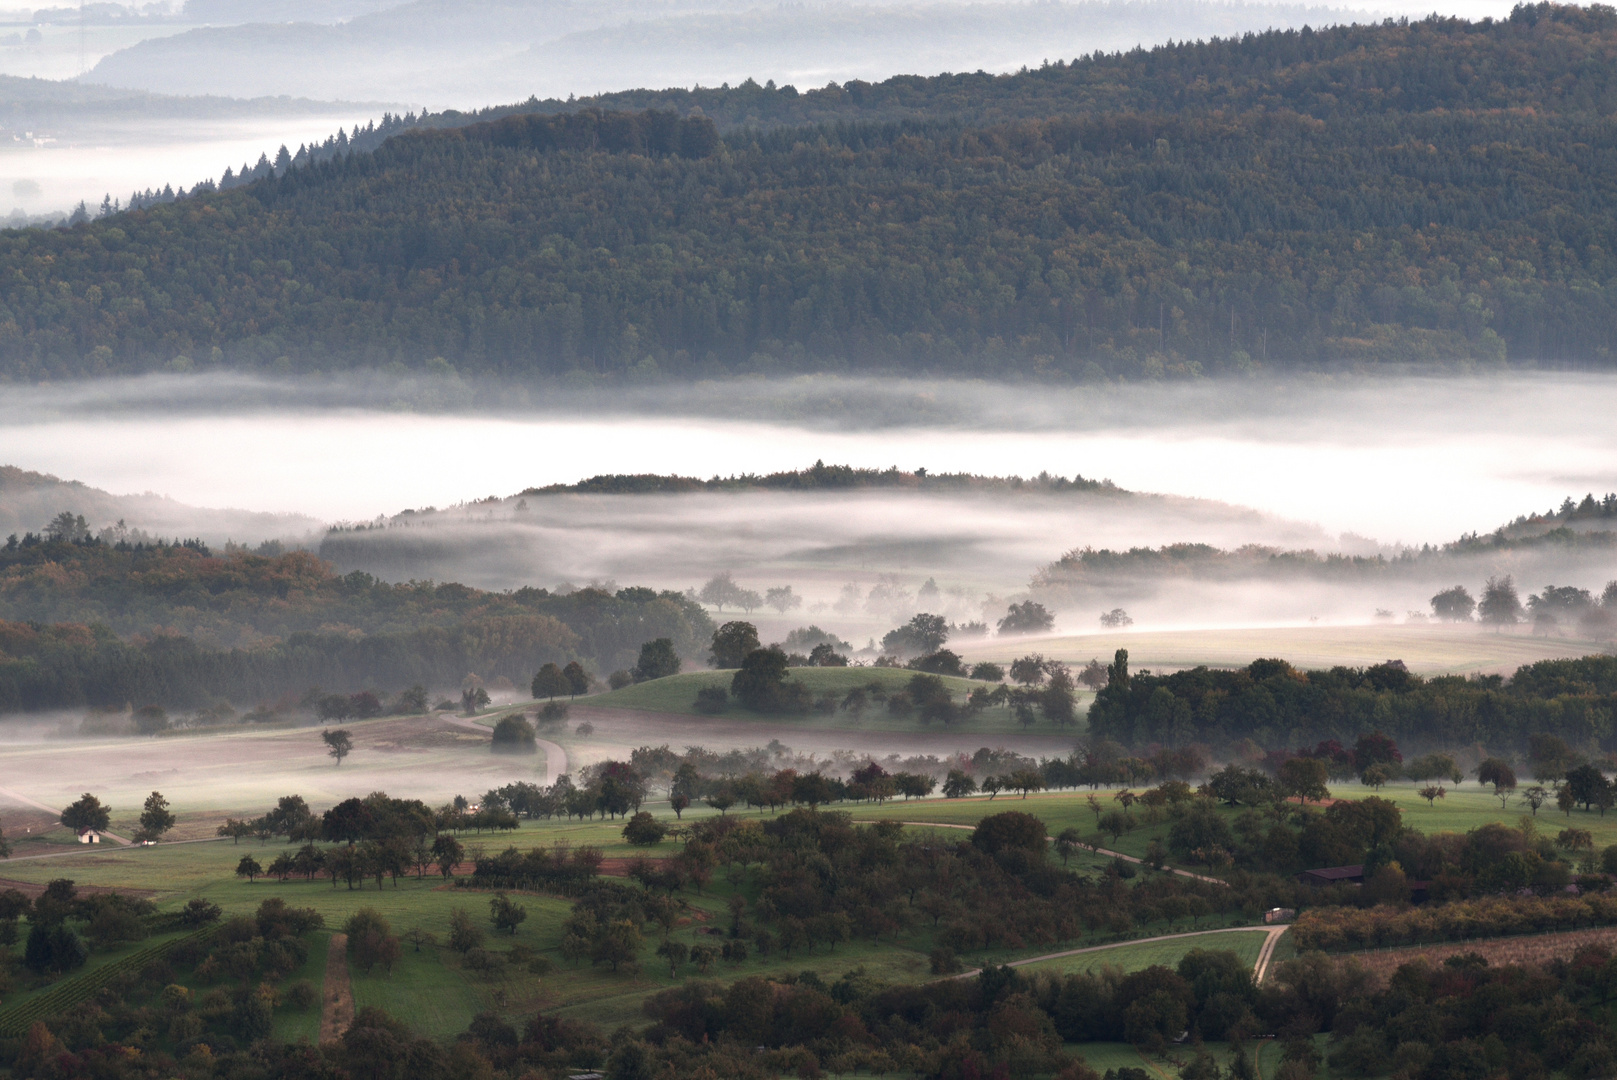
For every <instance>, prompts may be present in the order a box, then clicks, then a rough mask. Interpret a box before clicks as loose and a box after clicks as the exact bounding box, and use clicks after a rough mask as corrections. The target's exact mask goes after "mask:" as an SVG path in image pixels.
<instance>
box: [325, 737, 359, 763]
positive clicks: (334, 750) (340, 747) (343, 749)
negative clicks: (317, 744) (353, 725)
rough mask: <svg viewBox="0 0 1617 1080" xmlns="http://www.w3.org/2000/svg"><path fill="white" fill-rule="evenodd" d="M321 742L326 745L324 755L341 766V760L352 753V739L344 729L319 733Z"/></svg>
mask: <svg viewBox="0 0 1617 1080" xmlns="http://www.w3.org/2000/svg"><path fill="white" fill-rule="evenodd" d="M320 738H321V740H322V741H323V742H324V743H325V744H326V747H327V749H326V753H328V754H330V755H331V756H332V757H334V758H336V759H337V764H338V765H341V764H342V759H343V758H345V757H347V756H348V755H349V754H351V753H353V752H354V737H353V736H352V735H350V734H349V733H348V731H347V730H346V729H345V728H332V729H331V730H330V731H322V732H321V733H320Z"/></svg>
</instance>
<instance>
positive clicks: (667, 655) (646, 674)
mask: <svg viewBox="0 0 1617 1080" xmlns="http://www.w3.org/2000/svg"><path fill="white" fill-rule="evenodd" d="M679 667H680V663H679V654H678V653H676V652H675V651H674V642H673V640H672V639H670V638H665V637H664V638H657V639H656V640H654V641H648V642H646V643H645V644H643V645H641V646H640V659H639V660H638V661H637V662H636V663H635V666H634V681H635V682H637V683H639V682H647V681H649V680H651V679H664V678H667V677H668V676H670V675H678V674H679Z"/></svg>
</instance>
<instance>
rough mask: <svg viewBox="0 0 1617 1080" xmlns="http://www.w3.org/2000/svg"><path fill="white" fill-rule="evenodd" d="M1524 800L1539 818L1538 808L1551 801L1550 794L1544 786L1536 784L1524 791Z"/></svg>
mask: <svg viewBox="0 0 1617 1080" xmlns="http://www.w3.org/2000/svg"><path fill="white" fill-rule="evenodd" d="M1522 798H1523V799H1524V800H1526V802H1527V805H1528V806H1530V807H1532V808H1533V816H1534V817H1538V808H1539V807H1541V806H1543V805H1544V804H1545V803H1546V802H1548V801H1549V798H1550V793H1549V791H1548V790H1547V789H1545V787H1544V785H1542V784H1534V785H1533V786H1532V787H1529V788H1526V789H1524V790H1523V791H1522Z"/></svg>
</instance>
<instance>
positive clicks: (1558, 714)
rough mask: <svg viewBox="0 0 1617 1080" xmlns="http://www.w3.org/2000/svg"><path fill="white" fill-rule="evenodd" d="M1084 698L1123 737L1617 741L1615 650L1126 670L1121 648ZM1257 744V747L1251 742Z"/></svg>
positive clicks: (1212, 741) (1102, 734)
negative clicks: (1493, 658)
mask: <svg viewBox="0 0 1617 1080" xmlns="http://www.w3.org/2000/svg"><path fill="white" fill-rule="evenodd" d="M1107 673H1108V681H1107V684H1106V686H1105V687H1104V688H1102V689H1101V691H1100V692H1099V694H1097V696H1096V698H1095V702H1094V704H1093V705H1091V706H1090V709H1089V730H1090V733H1091V734H1092V735H1093V736H1094V737H1096V738H1106V739H1115V740H1117V741H1118V742H1121V743H1123V744H1125V745H1129V746H1148V745H1151V744H1153V743H1161V744H1164V745H1169V746H1183V745H1186V744H1188V743H1201V744H1206V745H1210V746H1213V747H1215V748H1220V749H1222V750H1231V749H1236V748H1239V747H1243V746H1246V747H1247V748H1248V749H1251V748H1253V747H1266V748H1276V747H1286V746H1301V745H1310V746H1311V745H1314V744H1315V743H1319V742H1323V741H1328V740H1331V739H1335V740H1338V741H1340V742H1343V743H1344V744H1346V743H1351V742H1352V741H1353V740H1354V739H1356V738H1358V736H1359V735H1361V734H1363V733H1364V732H1366V731H1379V732H1383V733H1385V734H1386V735H1387V736H1389V737H1391V738H1393V739H1395V740H1397V741H1398V742H1399V743H1401V744H1404V745H1406V746H1414V747H1445V746H1465V745H1470V744H1478V745H1486V746H1489V747H1526V746H1527V744H1528V740H1529V737H1530V736H1533V735H1555V736H1558V737H1560V738H1562V739H1564V740H1566V741H1567V742H1568V743H1571V744H1573V745H1576V746H1594V745H1600V746H1602V747H1611V746H1613V745H1617V657H1613V656H1586V657H1584V658H1582V659H1580V660H1544V661H1540V662H1538V663H1535V664H1528V665H1524V666H1523V667H1521V668H1518V669H1517V670H1516V673H1515V674H1514V675H1513V676H1511V678H1510V679H1509V680H1508V681H1507V680H1504V679H1501V678H1500V677H1499V676H1497V675H1489V676H1472V677H1470V678H1467V677H1464V676H1459V675H1442V676H1437V677H1434V678H1430V679H1425V678H1422V677H1421V676H1419V675H1415V674H1413V673H1411V672H1410V671H1408V670H1407V669H1406V668H1405V667H1404V665H1403V663H1402V662H1401V661H1388V662H1387V663H1385V664H1378V665H1375V666H1374V667H1369V668H1347V667H1336V668H1331V669H1330V670H1329V671H1299V670H1298V669H1296V668H1293V667H1292V666H1291V665H1290V664H1288V663H1286V662H1285V661H1284V660H1257V661H1254V662H1253V663H1252V664H1250V665H1248V666H1247V667H1245V668H1238V669H1235V670H1216V669H1212V668H1206V667H1198V668H1193V669H1190V670H1187V671H1179V672H1174V673H1172V674H1167V675H1156V674H1152V673H1151V672H1149V671H1138V672H1132V673H1131V672H1130V671H1129V667H1128V653H1127V652H1126V651H1121V650H1120V651H1119V652H1118V655H1117V657H1116V659H1115V660H1114V662H1113V663H1112V665H1111V666H1110V667H1109V668H1108V672H1107ZM1258 753H1260V754H1261V750H1260V751H1258Z"/></svg>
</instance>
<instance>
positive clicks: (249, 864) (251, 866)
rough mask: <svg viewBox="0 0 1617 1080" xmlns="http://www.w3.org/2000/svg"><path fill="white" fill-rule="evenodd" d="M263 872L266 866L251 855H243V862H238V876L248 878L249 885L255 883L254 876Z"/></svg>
mask: <svg viewBox="0 0 1617 1080" xmlns="http://www.w3.org/2000/svg"><path fill="white" fill-rule="evenodd" d="M263 873H264V868H263V867H262V866H260V865H259V863H258V860H257V859H255V858H253V857H252V856H251V855H243V856H242V857H241V862H239V863H237V864H236V876H237V877H244V878H246V879H247V884H249V885H251V884H252V883H253V879H254V878H256V877H258V876H260V875H261V874H263Z"/></svg>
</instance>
